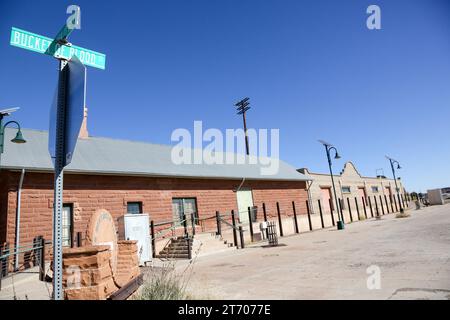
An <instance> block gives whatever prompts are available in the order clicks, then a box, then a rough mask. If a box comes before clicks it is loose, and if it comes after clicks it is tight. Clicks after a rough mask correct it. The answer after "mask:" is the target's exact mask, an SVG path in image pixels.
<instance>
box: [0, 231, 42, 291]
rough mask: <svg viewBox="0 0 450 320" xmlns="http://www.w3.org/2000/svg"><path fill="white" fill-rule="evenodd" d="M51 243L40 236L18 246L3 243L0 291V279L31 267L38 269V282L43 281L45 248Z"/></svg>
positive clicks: (0, 260) (0, 263) (0, 257)
mask: <svg viewBox="0 0 450 320" xmlns="http://www.w3.org/2000/svg"><path fill="white" fill-rule="evenodd" d="M49 244H51V242H47V241H45V239H44V238H43V237H42V236H38V237H36V238H34V239H33V241H32V242H31V243H26V244H21V245H19V246H14V245H10V244H9V243H4V244H3V245H1V246H0V290H1V287H2V279H3V278H6V277H8V276H9V275H11V274H14V273H17V272H21V271H24V270H27V269H30V268H33V267H38V268H39V280H41V281H44V280H45V248H46V245H49Z"/></svg>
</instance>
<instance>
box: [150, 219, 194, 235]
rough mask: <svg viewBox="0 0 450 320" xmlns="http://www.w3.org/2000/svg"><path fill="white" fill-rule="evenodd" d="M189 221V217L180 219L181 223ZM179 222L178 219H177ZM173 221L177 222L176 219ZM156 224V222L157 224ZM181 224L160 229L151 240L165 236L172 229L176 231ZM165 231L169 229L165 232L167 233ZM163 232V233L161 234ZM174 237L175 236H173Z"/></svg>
mask: <svg viewBox="0 0 450 320" xmlns="http://www.w3.org/2000/svg"><path fill="white" fill-rule="evenodd" d="M185 221H186V222H187V219H183V220H180V221H179V223H180V224H181V223H184V222H185ZM177 222H178V221H177ZM172 223H173V224H175V221H172ZM155 225H156V224H155ZM178 227H179V226H177V225H174V226H172V227H170V228H167V229H163V230H161V231H158V232H156V233H155V236H154V237H153V238H152V239H151V240H156V239H158V238H162V237H164V236H165V235H166V234H169V232H171V231H174V230H175V229H176V228H178ZM164 231H167V232H165V233H163V232H164ZM162 233H163V234H162ZM161 234H162V235H161ZM172 237H173V236H172Z"/></svg>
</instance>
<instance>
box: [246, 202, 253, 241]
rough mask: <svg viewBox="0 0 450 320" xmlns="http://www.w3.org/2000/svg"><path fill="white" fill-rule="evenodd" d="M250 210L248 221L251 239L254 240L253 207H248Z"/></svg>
mask: <svg viewBox="0 0 450 320" xmlns="http://www.w3.org/2000/svg"><path fill="white" fill-rule="evenodd" d="M247 210H248V223H249V225H248V226H249V227H250V239H251V241H252V242H253V220H252V211H251V210H252V209H251V208H250V207H247Z"/></svg>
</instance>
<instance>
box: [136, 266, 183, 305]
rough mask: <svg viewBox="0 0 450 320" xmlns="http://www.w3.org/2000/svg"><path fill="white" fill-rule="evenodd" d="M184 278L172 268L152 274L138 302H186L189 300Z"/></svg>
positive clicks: (141, 290) (142, 289)
mask: <svg viewBox="0 0 450 320" xmlns="http://www.w3.org/2000/svg"><path fill="white" fill-rule="evenodd" d="M188 298H189V297H188V295H187V293H186V286H185V284H184V282H183V278H182V277H181V276H179V275H177V274H176V273H175V271H174V270H173V269H172V268H170V267H167V266H165V267H163V268H162V269H161V270H160V272H152V273H151V274H149V275H148V279H147V280H146V281H145V283H144V284H143V285H142V287H141V289H140V292H139V294H138V295H137V296H136V299H137V300H184V299H188Z"/></svg>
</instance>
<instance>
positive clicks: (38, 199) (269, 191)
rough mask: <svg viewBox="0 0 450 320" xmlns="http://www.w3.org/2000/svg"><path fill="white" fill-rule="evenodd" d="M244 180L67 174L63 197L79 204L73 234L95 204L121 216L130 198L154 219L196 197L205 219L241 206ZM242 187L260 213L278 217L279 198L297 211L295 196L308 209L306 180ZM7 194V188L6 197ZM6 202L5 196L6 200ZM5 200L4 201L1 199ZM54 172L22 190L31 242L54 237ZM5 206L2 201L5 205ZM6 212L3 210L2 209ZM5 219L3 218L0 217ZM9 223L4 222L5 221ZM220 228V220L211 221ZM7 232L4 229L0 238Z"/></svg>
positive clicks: (11, 209) (11, 227)
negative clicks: (239, 199)
mask: <svg viewBox="0 0 450 320" xmlns="http://www.w3.org/2000/svg"><path fill="white" fill-rule="evenodd" d="M5 174H8V175H9V176H10V177H9V183H8V187H7V189H8V190H9V191H8V215H7V229H6V230H4V226H2V225H0V230H3V231H2V232H3V235H5V233H6V237H5V236H3V237H5V238H6V240H7V241H9V242H11V243H13V242H14V232H15V215H16V197H17V192H16V190H17V186H18V182H19V178H20V173H19V172H17V173H16V172H11V173H7V172H5V171H3V172H1V176H2V177H3V176H5ZM240 183H241V181H240V180H234V181H232V180H212V179H174V178H148V177H119V176H106V175H103V176H101V175H97V176H95V175H74V174H66V175H65V176H64V202H65V203H73V204H74V233H75V234H76V232H79V231H81V232H83V233H84V232H85V230H86V228H87V223H88V221H89V218H90V216H91V215H92V214H93V213H94V211H95V210H96V209H101V208H103V209H106V210H108V211H109V212H110V213H111V214H112V215H113V217H114V219H116V220H117V218H119V217H120V216H122V215H123V214H124V213H125V212H126V204H127V201H142V205H143V211H144V212H145V213H149V214H150V219H152V220H154V221H155V222H158V221H166V220H171V219H172V198H173V197H195V198H196V199H197V206H198V208H197V209H198V212H199V217H200V218H205V217H210V216H214V215H215V211H216V210H219V211H220V212H225V211H230V210H232V209H235V210H236V211H237V201H236V193H235V192H233V190H235V189H236V188H237V187H238V186H239V185H240ZM243 187H246V188H251V189H252V190H253V198H254V204H255V205H256V206H258V208H259V210H258V216H259V217H262V203H263V202H265V203H266V207H267V211H268V214H269V216H276V204H275V203H276V201H279V202H280V208H281V212H282V214H283V215H292V201H295V202H296V206H297V214H304V213H306V211H305V210H306V209H305V208H306V207H305V201H306V199H307V192H306V190H305V183H304V182H281V181H246V182H245V183H244V185H243ZM3 198H4V191H2V194H1V199H3ZM2 202H3V201H2ZM2 205H3V204H2ZM52 206H53V174H49V173H30V172H27V173H25V178H24V183H23V189H22V209H21V228H20V229H21V235H20V237H21V242H22V243H25V242H31V241H32V240H33V238H34V237H35V236H38V235H43V236H44V237H45V238H46V239H51V237H52ZM0 208H1V206H0ZM2 217H3V213H2ZM0 221H1V220H0ZM3 225H4V223H3ZM207 225H208V226H209V227H210V228H211V229H213V228H215V220H209V222H208V224H207ZM1 236H2V235H1V234H0V237H1Z"/></svg>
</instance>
